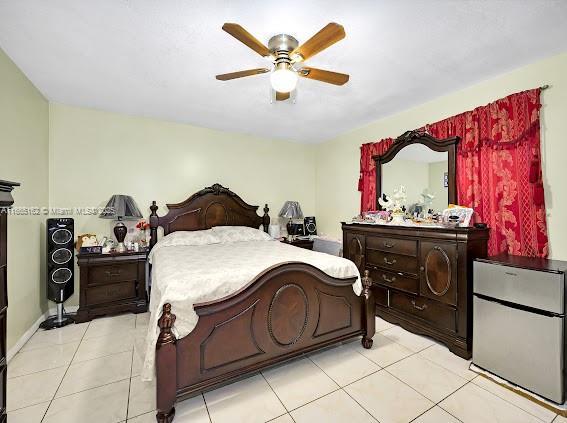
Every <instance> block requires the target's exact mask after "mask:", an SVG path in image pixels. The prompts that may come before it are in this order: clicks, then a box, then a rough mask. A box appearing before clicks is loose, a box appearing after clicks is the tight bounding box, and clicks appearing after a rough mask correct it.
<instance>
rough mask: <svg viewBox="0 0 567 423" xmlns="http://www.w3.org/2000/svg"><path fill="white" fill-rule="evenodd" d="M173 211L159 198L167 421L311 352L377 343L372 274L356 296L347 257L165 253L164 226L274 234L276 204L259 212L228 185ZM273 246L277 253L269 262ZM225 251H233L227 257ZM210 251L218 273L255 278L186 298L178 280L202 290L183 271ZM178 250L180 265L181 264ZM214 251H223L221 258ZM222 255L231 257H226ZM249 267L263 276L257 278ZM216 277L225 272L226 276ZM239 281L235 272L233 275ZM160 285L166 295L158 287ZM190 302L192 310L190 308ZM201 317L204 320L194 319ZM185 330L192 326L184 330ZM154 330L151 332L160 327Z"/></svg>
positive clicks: (156, 298) (159, 299)
mask: <svg viewBox="0 0 567 423" xmlns="http://www.w3.org/2000/svg"><path fill="white" fill-rule="evenodd" d="M167 207H168V212H167V214H166V215H165V216H161V217H160V216H158V214H157V210H158V207H157V205H156V203H155V202H153V203H152V205H151V207H150V210H151V215H150V233H151V242H150V248H152V252H151V253H150V255H153V256H154V257H153V259H152V267H153V268H152V278H154V275H158V276H159V278H158V279H159V280H153V281H152V304H153V305H154V310H153V313H152V317H151V321H153V322H155V323H156V325H157V328H156V330H155V355H153V359H154V360H155V363H152V371H153V369H154V367H153V365H154V364H155V377H156V379H157V381H156V386H157V415H156V419H157V421H158V422H159V423H166V422H167V423H170V422H172V421H173V419H174V416H175V408H174V405H175V402H176V401H178V400H183V399H185V398H189V397H191V396H194V395H198V394H200V393H201V392H204V391H207V390H211V389H215V388H217V387H219V386H222V385H223V384H226V383H230V382H232V381H235V380H238V379H240V378H242V377H245V376H247V375H249V374H251V373H254V372H257V371H259V370H261V369H264V368H266V367H270V366H273V365H275V364H278V363H281V362H283V361H286V360H289V359H292V358H294V357H297V356H300V355H302V354H305V353H308V352H312V351H315V350H317V349H321V348H325V347H327V346H329V345H332V344H335V343H339V342H342V341H346V340H349V339H352V338H355V337H359V336H360V337H362V345H363V346H364V348H371V347H372V337H373V335H374V332H375V328H374V324H375V322H374V298H373V294H372V291H371V289H370V287H371V285H372V281H371V279H370V277H369V276H368V274H367V273H366V274H365V275H364V276H363V277H362V278H361V282H362V287H361V289H360V295H357V294H356V293H355V289H356V286H357V283H358V279H359V278H358V274H357V275H352V272H350V273H351V274H350V275H349V276H345V275H346V274H349V271H348V270H344V269H347V268H348V266H345V263H343V262H340V260H344V259H339V258H335V257H333V256H327V255H324V254H322V253H316V252H311V251H306V250H301V249H299V248H297V247H293V246H289V245H284V244H282V243H279V242H278V241H257V242H253V241H249V242H248V241H247V242H241V243H238V244H237V245H230V244H229V245H227V246H222V245H216V244H215V245H207V246H204V247H187V246H174V248H170V249H167V248H162V249H161V251H158V250H159V249H160V244H159V243H158V228H159V227H161V228H163V234H164V235H170V234H174V233H176V232H179V234H176V235H181V234H183V233H184V232H185V231H202V232H208V231H206V230H207V229H210V228H213V229H215V228H216V229H218V230H220V229H229V228H224V227H248V228H255V229H258V228H260V227H261V228H262V229H263V231H265V232H267V229H268V225H269V223H270V217H269V215H268V212H269V209H268V206H267V205H266V206H265V207H264V210H263V211H264V214H263V215H262V216H259V215H258V214H257V210H258V207H257V206H251V205H249V204H247V203H245V202H244V201H243V200H242V199H241V198H240V197H239V196H238V195H237V194H235V193H234V192H232V191H230V190H229V189H228V188H225V187H223V186H221V185H219V184H215V185H213V186H211V187H207V188H205V189H203V190H201V191H199V192H197V193H195V194H193V195H192V196H191V197H189V198H188V199H187V200H185V201H184V202H182V203H178V204H167ZM257 232H258V231H257ZM166 238H168V237H166ZM169 238H171V237H169ZM160 242H161V241H160ZM213 252H217V253H216V254H213ZM264 252H265V254H266V256H270V257H271V258H270V259H268V258H267V257H266V258H265V259H264V258H263V255H264ZM221 253H222V254H225V256H222V255H219V254H221ZM208 254H210V257H211V272H210V273H211V274H214V273H215V272H219V268H223V266H224V268H225V270H226V269H234V270H235V272H236V273H237V274H241V278H248V279H250V280H248V279H246V283H244V284H242V283H240V284H236V285H234V286H233V287H228V288H227V292H229V293H227V294H226V295H224V296H223V297H222V298H218V299H213V300H210V301H204V302H200V303H191V302H190V303H187V301H189V300H192V301H193V300H194V298H197V297H191V295H184V294H186V292H183V287H184V286H185V285H183V284H181V282H180V281H177V280H176V279H179V280H184V281H185V282H187V287H188V288H187V289H188V291H191V284H190V283H191V282H193V287H192V289H193V290H195V288H196V287H199V283H200V282H199V279H198V278H197V274H195V276H194V277H193V276H191V275H187V274H185V273H184V272H189V273H190V272H191V271H192V270H191V269H193V268H194V267H192V266H196V265H197V262H198V261H199V258H200V257H209V255H208ZM239 254H240V256H239ZM318 255H320V256H318ZM174 256H177V258H175V260H177V261H173V260H174ZM272 256H273V257H272ZM212 257H216V262H215V261H214V260H213V259H212ZM222 257H226V263H224V259H223V258H222ZM243 257H245V258H246V259H245V260H244V259H242V258H243ZM333 259H334V260H335V261H333ZM168 262H169V265H168V264H167V263H168ZM240 262H242V263H240ZM172 263H173V264H172ZM167 266H169V267H171V266H175V267H176V269H175V270H176V271H177V272H178V273H177V276H175V275H173V276H169V281H167V277H166V276H167V275H168V274H169V273H168V272H166V270H167V269H166V268H167ZM254 266H256V267H254ZM355 268H356V267H355ZM260 269H261V270H260ZM321 269H323V270H325V271H323V270H321ZM341 269H343V270H341ZM258 270H260V271H259V272H258V273H257V274H256V271H258ZM247 272H249V275H252V274H254V276H249V277H248V276H247ZM250 272H252V273H250ZM170 273H171V272H170ZM202 273H203V272H200V274H201V278H203V275H202ZM205 273H206V272H205ZM329 273H331V274H333V275H331V274H329ZM356 273H358V272H356ZM217 277H221V278H222V273H219V276H217ZM172 278H173V279H172ZM232 278H233V277H232V276H230V278H229V277H228V276H227V279H231V280H232ZM192 279H195V280H194V281H192ZM202 280H203V281H206V280H207V279H202ZM242 280H244V279H241V281H242ZM185 282H184V283H185ZM175 283H177V285H176V287H175V288H176V289H175V290H173V289H172V290H168V289H167V288H168V287H169V285H168V284H171V285H175ZM227 283H228V282H227ZM240 285H242V286H240ZM237 287H239V288H238V289H236V288H237ZM157 289H159V290H160V292H157V291H155V292H154V290H157ZM216 295H219V294H218V292H217V293H216ZM186 297H187V298H186ZM184 301H185V302H184ZM188 307H189V308H192V310H187V309H188ZM176 313H177V314H179V316H176ZM193 314H194V315H195V319H192V318H191V316H192V315H193ZM178 317H179V321H178V322H177V323H176V320H177V319H178ZM187 322H190V323H191V325H188V324H187ZM154 327H155V326H154ZM182 328H185V330H180V329H182ZM188 328H189V329H190V331H189V329H188ZM149 333H150V335H149V336H151V330H150V332H149ZM150 339H151V338H150ZM146 364H147V363H145V365H146ZM146 370H148V369H146Z"/></svg>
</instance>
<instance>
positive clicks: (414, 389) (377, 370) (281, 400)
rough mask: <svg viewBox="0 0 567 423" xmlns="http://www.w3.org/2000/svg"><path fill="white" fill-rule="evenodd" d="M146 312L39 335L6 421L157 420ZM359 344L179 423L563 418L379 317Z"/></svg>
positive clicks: (13, 383)
mask: <svg viewBox="0 0 567 423" xmlns="http://www.w3.org/2000/svg"><path fill="white" fill-rule="evenodd" d="M147 324H148V315H147V314H139V315H133V314H126V315H120V316H116V317H109V318H104V319H96V320H93V321H92V322H90V323H84V324H80V325H72V326H68V327H65V328H62V329H59V330H55V331H47V332H44V331H38V332H37V333H36V334H34V336H33V337H32V338H31V339H30V341H29V342H28V343H27V344H26V345H25V346H24V347H23V348H22V350H21V351H20V352H19V353H18V354H17V355H16V356H15V357H14V359H13V360H12V361H11V362H10V363H9V367H8V415H9V421H10V423H40V422H45V423H48V422H57V423H91V422H92V423H125V422H128V423H153V422H155V411H154V410H155V384H154V383H148V382H143V381H141V379H140V377H139V372H140V365H141V357H140V356H139V353H138V351H141V350H142V348H141V346H142V345H143V339H144V336H145V332H146V330H147ZM376 327H377V330H378V331H379V332H378V333H377V334H376V336H375V337H374V346H373V348H372V349H371V350H365V349H363V348H362V347H361V346H360V342H359V341H354V342H350V343H347V344H343V345H339V346H336V347H333V348H330V349H327V350H324V351H320V352H317V353H313V354H310V355H308V356H304V357H302V358H299V359H297V360H294V361H292V362H290V363H287V364H285V365H282V366H279V367H275V368H272V369H269V370H266V371H263V372H260V373H257V374H255V375H253V376H251V377H249V378H247V379H244V380H241V381H239V382H236V383H233V384H231V385H227V386H224V387H222V388H219V389H217V390H214V391H211V392H207V393H205V394H204V395H201V396H198V397H195V398H192V399H190V400H187V401H183V402H180V403H179V404H177V406H176V417H175V420H174V423H211V422H212V423H224V422H227V423H228V422H230V423H234V422H236V423H238V422H247V423H248V422H250V423H254V422H260V423H262V422H268V421H270V422H272V423H293V422H295V423H303V422H313V421H317V422H321V423H327V422H328V423H340V422H346V423H356V422H361V423H363V422H380V423H406V422H417V423H453V422H465V423H468V422H471V423H483V422H499V423H505V422H510V423H522V422H548V423H549V422H552V421H553V422H554V423H567V419H564V418H561V417H558V416H556V415H555V413H553V412H551V411H549V410H548V409H546V408H544V407H541V406H539V405H537V404H535V403H533V402H531V401H529V400H527V399H526V398H524V397H522V396H519V395H516V394H514V393H513V392H511V391H509V390H506V389H504V388H502V387H500V386H499V385H497V384H495V383H493V382H491V381H489V380H488V379H486V378H483V377H481V376H477V375H476V374H475V373H473V372H471V371H470V370H468V367H469V362H468V361H466V360H463V359H461V358H459V357H457V356H455V355H454V354H452V353H450V352H449V351H448V350H447V348H446V347H444V346H442V345H439V344H436V343H435V342H433V341H432V340H431V339H428V338H425V337H422V336H418V335H414V334H412V333H410V332H407V331H405V330H404V329H402V328H400V327H397V326H394V325H391V324H390V323H388V322H385V321H383V320H381V319H377V321H376Z"/></svg>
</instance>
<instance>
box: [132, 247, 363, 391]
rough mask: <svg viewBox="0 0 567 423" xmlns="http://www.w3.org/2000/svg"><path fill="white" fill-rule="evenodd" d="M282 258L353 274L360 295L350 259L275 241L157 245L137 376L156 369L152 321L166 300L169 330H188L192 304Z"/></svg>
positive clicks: (193, 315)
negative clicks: (170, 314) (172, 319)
mask: <svg viewBox="0 0 567 423" xmlns="http://www.w3.org/2000/svg"><path fill="white" fill-rule="evenodd" d="M286 261H301V262H304V263H309V264H312V265H313V266H315V267H317V268H319V269H321V270H322V271H324V272H325V273H327V274H328V275H330V276H334V277H338V278H346V277H351V276H358V280H357V282H356V283H355V284H354V285H353V289H354V291H355V293H356V294H357V295H359V294H360V292H361V290H362V286H361V283H360V274H359V272H358V269H357V268H356V266H355V265H354V263H352V262H351V261H350V260H347V259H344V258H341V257H336V256H332V255H329V254H324V253H318V252H314V251H310V250H305V249H302V248H297V247H293V246H290V245H286V244H284V243H282V242H279V241H246V242H233V243H226V244H210V245H202V246H169V247H161V248H160V245H159V244H157V245H156V246H155V247H154V249H153V250H152V252H151V254H150V262H151V263H152V291H151V299H150V312H151V317H150V324H149V327H148V333H147V336H146V341H145V359H144V364H143V368H142V379H143V380H151V379H152V378H153V376H154V373H155V371H154V368H155V345H156V341H157V337H158V333H159V331H158V326H157V320H158V319H159V317H160V315H161V309H162V306H163V305H164V304H165V303H171V309H172V312H173V313H174V314H175V315H176V316H177V319H176V321H175V327H174V332H175V334H176V335H177V336H178V337H184V336H186V335H188V334H189V333H190V332H191V331H192V330H193V329H194V328H195V326H196V324H197V320H198V316H197V314H196V313H195V311H194V310H193V304H197V303H200V302H204V301H211V300H215V299H220V298H222V297H225V296H227V295H229V294H231V293H233V292H235V291H238V290H239V289H240V288H242V287H243V286H245V285H246V284H248V283H249V282H250V281H251V280H252V279H254V277H256V276H257V275H258V274H259V273H261V272H262V271H264V270H265V269H267V268H268V267H271V266H273V265H276V264H279V263H283V262H286Z"/></svg>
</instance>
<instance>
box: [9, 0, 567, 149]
mask: <svg viewBox="0 0 567 423" xmlns="http://www.w3.org/2000/svg"><path fill="white" fill-rule="evenodd" d="M331 21H334V22H338V23H340V24H342V25H343V26H344V27H345V30H346V34H347V36H346V38H345V39H344V40H342V41H340V42H339V43H337V44H335V45H334V46H332V47H330V48H329V49H327V50H325V51H324V52H322V53H321V54H318V55H317V56H315V57H313V58H311V59H310V60H309V61H307V64H308V65H310V66H313V67H320V68H323V69H329V70H335V71H338V72H344V73H349V74H350V75H351V78H350V82H348V83H347V84H346V85H345V86H343V87H336V86H333V85H328V84H323V83H320V82H317V81H311V80H306V79H301V80H300V81H299V87H298V99H297V103H296V104H291V103H289V102H285V103H277V104H270V102H269V75H268V74H264V75H258V76H254V77H249V78H244V79H240V80H234V81H231V82H220V81H217V80H215V78H214V76H215V75H216V74H219V73H225V72H231V71H237V70H243V69H249V68H256V67H261V66H264V65H265V61H264V59H263V58H262V57H260V56H259V55H257V54H256V53H254V52H253V51H252V50H250V49H248V48H247V47H245V46H244V45H243V44H240V43H239V42H238V41H236V40H235V39H234V38H232V37H231V36H229V35H228V34H226V33H225V32H223V31H222V30H221V26H222V24H223V23H224V22H236V23H240V24H241V25H243V26H244V27H245V28H246V29H248V31H250V32H251V33H252V34H254V35H255V36H256V37H257V38H258V39H260V40H261V41H264V42H266V43H267V41H268V39H269V38H270V36H272V35H274V34H277V33H282V32H285V33H289V34H291V35H293V36H295V37H296V38H297V39H298V40H299V41H300V43H301V42H302V41H305V40H306V39H307V38H309V37H310V36H311V35H313V34H314V33H315V32H317V31H318V30H319V29H320V28H321V27H323V26H324V25H325V24H327V23H328V22H331ZM565 22H567V1H566V0H493V1H486V0H477V1H473V0H470V1H467V0H427V1H426V0H411V1H410V0H405V1H404V0H389V1H385V0H382V1H378V0H371V1H363V0H353V1H344V0H341V1H336V0H325V1H305V0H303V1H295V0H286V1H282V0H278V1H272V0H247V1H228V0H225V1H221V0H216V1H215V0H207V1H204V0H201V1H190V0H159V1H156V0H48V1H47V0H0V47H1V48H2V49H4V50H5V51H6V53H7V54H8V55H9V56H10V57H11V58H12V59H13V60H14V62H15V63H16V64H17V65H18V66H19V67H20V68H21V69H22V70H23V71H24V73H25V74H26V75H27V76H28V77H29V78H30V80H31V81H32V82H33V83H34V84H35V85H36V86H37V87H38V88H39V89H40V90H41V91H42V92H43V94H44V95H45V96H46V97H47V98H49V99H50V100H52V101H55V102H60V103H64V104H70V105H77V106H85V107H93V108H97V109H103V110H109V111H116V112H123V113H127V114H134V115H142V116H149V117H155V118H160V119H166V120H172V121H179V122H187V123H191V124H194V125H199V126H205V127H210V128H216V129H222V130H227V131H237V132H243V133H249V134H256V135H261V136H270V137H278V138H285V139H291V140H297V141H302V142H318V141H322V140H326V139H329V138H332V137H334V136H336V135H338V134H339V133H341V132H344V131H347V130H350V129H353V128H356V127H359V126H362V125H364V124H366V123H369V122H371V121H373V120H376V119H378V118H380V117H383V116H386V115H389V114H392V113H395V112H397V111H400V110H403V109H405V108H408V107H411V106H413V105H415V104H419V103H422V102H424V101H427V100H429V99H431V98H434V97H437V96H440V95H443V94H445V93H448V92H451V91H454V90H456V89H459V88H463V87H465V86H469V85H471V84H473V83H475V82H477V81H479V80H483V79H486V78H489V77H491V76H494V75H497V74H499V73H503V72H505V71H508V70H510V69H513V68H515V67H518V66H521V65H523V64H526V63H530V62H533V61H535V60H537V59H539V58H543V57H546V56H550V55H552V54H555V53H559V52H562V51H566V50H567V24H566V23H565Z"/></svg>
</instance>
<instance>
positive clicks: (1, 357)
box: [0, 181, 20, 423]
mask: <svg viewBox="0 0 567 423" xmlns="http://www.w3.org/2000/svg"><path fill="white" fill-rule="evenodd" d="M19 185H20V184H18V183H16V182H8V181H0V378H1V380H2V388H1V391H0V423H4V422H6V421H7V420H6V374H7V361H6V317H7V313H8V279H7V276H8V273H7V271H8V248H7V241H8V212H9V208H10V207H11V206H12V204H13V203H14V199H13V198H12V190H13V189H14V187H16V186H19Z"/></svg>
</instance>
